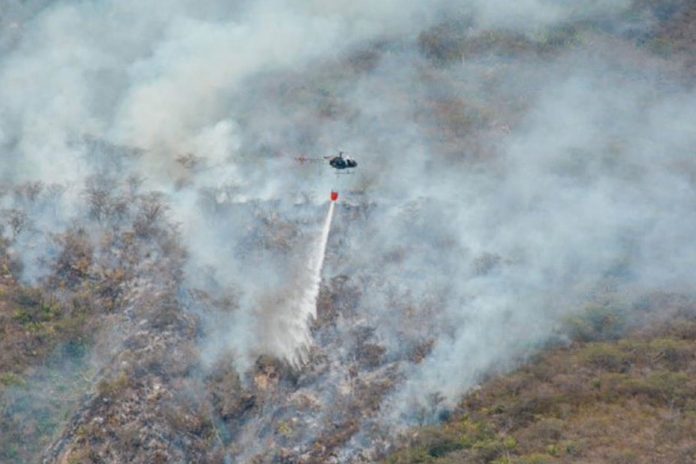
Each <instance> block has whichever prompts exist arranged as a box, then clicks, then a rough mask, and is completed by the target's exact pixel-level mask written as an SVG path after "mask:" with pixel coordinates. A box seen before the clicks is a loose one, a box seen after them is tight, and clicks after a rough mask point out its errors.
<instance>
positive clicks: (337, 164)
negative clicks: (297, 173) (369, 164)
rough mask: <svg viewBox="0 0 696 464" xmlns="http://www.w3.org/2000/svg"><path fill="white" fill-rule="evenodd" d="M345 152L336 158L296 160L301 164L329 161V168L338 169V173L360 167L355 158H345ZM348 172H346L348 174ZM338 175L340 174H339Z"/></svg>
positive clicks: (301, 158)
mask: <svg viewBox="0 0 696 464" xmlns="http://www.w3.org/2000/svg"><path fill="white" fill-rule="evenodd" d="M344 154H345V152H343V151H339V152H338V155H334V156H324V157H323V158H307V157H304V156H300V157H298V158H295V159H296V160H297V161H299V162H300V163H306V162H310V161H321V160H322V159H325V160H328V161H329V166H331V167H332V168H334V169H337V170H338V171H342V170H344V169H351V168H355V167H357V166H358V162H357V161H355V160H354V159H353V158H351V157H349V156H344ZM347 173H348V172H346V174H347ZM337 174H338V172H337Z"/></svg>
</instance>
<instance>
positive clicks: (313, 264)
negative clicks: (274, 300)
mask: <svg viewBox="0 0 696 464" xmlns="http://www.w3.org/2000/svg"><path fill="white" fill-rule="evenodd" d="M337 201H338V192H334V191H332V192H331V202H330V203H329V211H328V213H327V215H326V219H325V220H324V226H323V227H322V230H321V235H320V237H319V239H318V240H317V242H316V246H315V247H314V249H313V250H312V254H311V255H310V257H309V265H308V275H309V277H310V278H309V279H308V281H307V285H306V287H305V288H304V290H303V291H302V293H301V296H300V300H299V305H298V314H297V321H298V322H299V323H300V324H301V326H302V333H301V338H300V339H299V340H297V344H296V346H297V347H298V348H297V350H296V352H295V353H293V356H292V359H290V362H291V363H292V364H294V365H295V366H298V365H300V364H302V363H304V361H305V354H306V352H307V350H308V348H309V346H310V344H311V338H310V334H309V327H308V323H309V321H310V320H312V319H314V318H315V317H316V316H317V298H318V297H319V289H320V287H321V271H322V269H323V268H324V258H325V256H326V246H327V244H328V242H329V233H330V232H331V222H332V221H333V214H334V207H335V206H336V202H337Z"/></svg>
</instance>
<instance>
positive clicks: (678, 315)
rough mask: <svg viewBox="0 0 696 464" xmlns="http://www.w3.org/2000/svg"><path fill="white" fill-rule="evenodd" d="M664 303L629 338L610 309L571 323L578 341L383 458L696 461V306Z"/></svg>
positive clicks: (495, 383) (522, 463)
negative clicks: (622, 331)
mask: <svg viewBox="0 0 696 464" xmlns="http://www.w3.org/2000/svg"><path fill="white" fill-rule="evenodd" d="M660 300H661V301H659V302H658V303H657V306H656V308H659V309H658V311H664V312H665V313H669V316H668V317H667V318H665V315H664V314H663V315H658V316H657V317H655V315H653V317H652V318H649V319H652V320H650V324H649V325H645V326H641V327H638V328H635V327H634V328H632V329H631V330H628V332H627V333H624V334H622V335H619V334H618V333H617V332H616V331H615V329H616V325H617V321H618V320H619V319H620V317H617V315H616V314H612V312H611V311H609V312H601V313H598V312H594V314H593V312H590V313H588V314H586V315H585V316H584V318H583V319H578V320H575V321H573V322H574V324H575V326H576V327H577V326H581V327H583V330H582V331H581V333H576V336H579V337H578V338H576V339H575V340H573V341H572V342H571V343H569V344H568V345H567V346H563V347H556V348H550V349H548V350H545V351H543V352H542V353H541V354H540V355H538V356H537V357H536V358H535V359H533V360H530V361H529V362H527V363H526V364H524V365H523V366H522V367H520V368H519V369H518V370H516V371H515V372H512V373H510V374H505V375H498V376H494V377H493V378H491V379H489V380H487V381H486V382H484V383H482V384H481V385H480V387H478V388H476V389H475V390H474V391H472V392H470V393H468V394H467V395H466V396H465V397H464V399H463V400H462V401H461V403H460V404H459V405H458V407H457V408H456V409H455V410H454V411H453V412H452V416H451V417H450V418H449V419H447V420H446V421H445V423H444V424H443V425H439V426H429V427H422V428H419V429H414V430H413V431H412V432H409V435H408V438H406V439H407V440H408V441H409V445H408V447H406V448H404V449H401V450H400V451H398V452H396V453H394V454H393V455H392V456H391V457H390V458H388V459H387V460H385V461H384V462H385V463H392V464H397V463H398V464H406V463H438V464H439V463H442V464H445V463H448V464H454V463H462V464H464V463H496V464H508V463H509V464H512V463H519V464H543V463H549V464H551V463H599V462H602V463H615V464H623V463H626V464H628V463H631V464H633V463H636V464H637V463H656V462H665V463H667V462H673V463H686V462H694V461H696V438H695V437H696V436H695V435H694V431H695V430H696V383H695V382H696V375H695V374H696V372H695V369H696V312H694V309H695V308H694V305H693V302H685V301H671V300H672V299H670V298H665V297H663V298H661V299H660ZM656 319H657V320H656ZM592 321H594V329H590V330H587V329H588V328H591V327H593V324H592ZM607 335H608V337H607ZM607 338H608V339H607Z"/></svg>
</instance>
